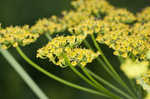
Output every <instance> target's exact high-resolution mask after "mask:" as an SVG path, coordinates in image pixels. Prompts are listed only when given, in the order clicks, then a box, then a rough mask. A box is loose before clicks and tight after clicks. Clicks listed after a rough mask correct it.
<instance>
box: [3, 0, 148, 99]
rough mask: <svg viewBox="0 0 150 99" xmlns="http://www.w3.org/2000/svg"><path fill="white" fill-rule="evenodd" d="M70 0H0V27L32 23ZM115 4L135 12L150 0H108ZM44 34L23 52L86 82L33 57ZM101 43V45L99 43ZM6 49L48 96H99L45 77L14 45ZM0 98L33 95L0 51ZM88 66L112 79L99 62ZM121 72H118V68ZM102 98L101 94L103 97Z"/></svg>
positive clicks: (65, 72) (63, 73)
mask: <svg viewBox="0 0 150 99" xmlns="http://www.w3.org/2000/svg"><path fill="white" fill-rule="evenodd" d="M70 1H71V0H0V22H1V23H2V26H3V27H6V26H9V25H23V24H30V25H32V24H34V23H35V21H37V20H38V19H39V18H43V17H50V16H51V15H54V14H55V15H60V14H61V11H62V10H66V9H69V8H70ZM108 1H109V2H110V3H111V4H113V5H114V6H116V7H123V8H127V9H129V10H130V11H132V12H134V13H136V12H137V11H140V10H141V9H142V8H144V7H146V6H150V0H108ZM46 43H47V40H46V39H45V38H44V37H41V38H40V39H38V41H37V42H36V43H34V44H31V45H29V46H27V47H25V48H23V50H24V52H25V53H26V54H27V55H28V56H29V57H30V58H31V59H32V60H34V61H35V62H37V63H38V64H40V65H41V66H42V67H43V68H45V69H47V70H48V71H50V72H52V73H54V74H56V75H58V76H60V77H62V78H64V79H67V80H69V81H72V82H74V83H77V84H81V85H85V86H87V87H89V86H88V85H86V84H85V83H84V82H83V81H81V80H80V79H79V78H78V77H77V76H76V75H75V74H73V73H72V71H71V70H70V69H68V68H65V69H62V68H60V67H56V66H55V65H53V64H52V63H49V62H48V60H40V59H36V58H35V54H36V50H37V49H38V48H39V47H41V46H42V45H44V44H46ZM102 46H103V45H102ZM103 50H104V52H105V53H107V56H108V57H109V59H110V61H111V62H112V64H114V65H115V67H114V68H115V69H117V70H118V72H120V71H119V67H118V66H119V64H118V60H117V58H116V57H114V56H112V50H111V49H108V47H107V46H103ZM9 51H10V52H12V53H13V55H14V56H15V57H16V59H17V60H18V61H19V62H20V63H21V64H22V66H23V68H25V70H26V71H27V72H28V73H29V74H30V75H31V77H32V78H33V79H34V80H35V82H36V83H37V84H38V85H39V86H40V87H41V89H43V91H44V92H45V93H46V94H47V95H48V96H49V97H50V99H100V97H98V96H96V95H92V94H88V93H85V92H81V91H78V90H76V89H73V88H70V87H68V86H65V85H63V84H60V83H58V82H57V81H54V80H52V79H49V78H48V77H46V76H45V75H43V74H41V73H39V72H38V71H36V70H34V69H33V68H32V67H30V66H29V65H28V64H27V63H26V62H25V61H24V60H23V59H21V58H20V56H19V55H17V53H16V51H15V49H13V48H10V49H9ZM0 64H1V66H0V99H37V97H36V96H35V95H34V94H33V93H32V91H31V90H30V89H29V88H28V86H27V85H26V84H25V83H24V82H23V81H22V79H21V78H20V77H19V76H18V74H17V73H16V72H15V71H14V70H13V69H12V68H11V67H10V66H9V64H8V63H7V61H6V60H5V59H4V58H3V57H2V56H1V55H0ZM89 65H92V66H89V68H91V69H92V70H93V71H95V72H96V73H98V74H99V75H101V76H103V77H105V78H106V79H107V80H109V81H111V82H112V83H114V82H113V81H112V80H111V78H110V77H109V76H108V74H107V73H106V72H105V71H104V70H103V68H101V67H100V66H99V64H96V63H92V64H89ZM120 73H122V72H120ZM103 99H104V98H103Z"/></svg>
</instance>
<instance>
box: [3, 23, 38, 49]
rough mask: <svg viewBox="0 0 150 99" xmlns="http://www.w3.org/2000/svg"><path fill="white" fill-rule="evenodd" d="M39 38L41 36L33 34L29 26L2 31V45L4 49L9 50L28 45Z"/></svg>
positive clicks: (11, 27)
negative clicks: (11, 47)
mask: <svg viewBox="0 0 150 99" xmlns="http://www.w3.org/2000/svg"><path fill="white" fill-rule="evenodd" d="M38 37H39V34H38V33H32V32H31V31H30V28H29V26H28V25H25V26H22V27H19V26H15V27H13V26H10V27H7V28H5V29H1V30H0V44H1V48H3V49H7V48H9V47H10V46H13V47H16V46H18V45H22V46H25V45H28V44H30V43H32V42H34V41H35V40H36V39H37V38H38Z"/></svg>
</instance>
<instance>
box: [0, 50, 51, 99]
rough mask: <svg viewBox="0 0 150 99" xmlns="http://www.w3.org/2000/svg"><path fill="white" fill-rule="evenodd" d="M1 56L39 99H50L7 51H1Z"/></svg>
mask: <svg viewBox="0 0 150 99" xmlns="http://www.w3.org/2000/svg"><path fill="white" fill-rule="evenodd" d="M0 52H1V54H2V55H3V56H4V57H5V59H6V60H7V61H8V62H9V63H10V66H12V67H13V68H14V70H15V71H16V72H17V73H18V74H19V75H20V77H21V78H22V79H23V80H24V82H25V83H26V84H27V85H28V86H29V87H30V89H31V90H32V91H33V92H34V93H35V94H36V96H37V97H39V99H49V98H48V97H47V96H46V95H45V94H44V92H43V91H42V90H41V89H40V88H39V87H38V85H37V84H36V83H35V82H34V81H33V80H32V78H31V77H30V76H29V75H28V73H27V72H26V71H25V70H24V69H23V67H22V66H21V65H20V64H19V63H18V62H17V61H16V60H15V58H14V57H13V56H12V55H11V54H10V53H9V52H8V51H7V50H0Z"/></svg>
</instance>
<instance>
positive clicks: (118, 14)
mask: <svg viewBox="0 0 150 99" xmlns="http://www.w3.org/2000/svg"><path fill="white" fill-rule="evenodd" d="M104 20H107V21H109V22H117V23H127V24H128V23H133V22H134V21H135V20H136V17H135V16H134V15H133V13H131V12H129V11H128V10H126V9H115V10H112V11H111V13H109V15H108V16H106V17H105V18H104Z"/></svg>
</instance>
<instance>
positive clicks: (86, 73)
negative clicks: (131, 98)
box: [81, 67, 121, 99]
mask: <svg viewBox="0 0 150 99" xmlns="http://www.w3.org/2000/svg"><path fill="white" fill-rule="evenodd" d="M81 69H82V71H83V72H84V73H85V75H86V76H87V77H88V78H89V79H90V80H91V81H93V82H94V83H95V85H96V86H97V87H98V88H101V87H103V85H101V84H100V83H99V82H97V81H96V80H95V79H94V78H93V77H92V76H91V75H90V74H89V72H88V71H87V69H86V68H85V67H81ZM109 92H110V91H109ZM111 95H113V96H115V95H114V94H113V93H111ZM116 98H118V99H121V98H120V97H119V96H117V97H116Z"/></svg>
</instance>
